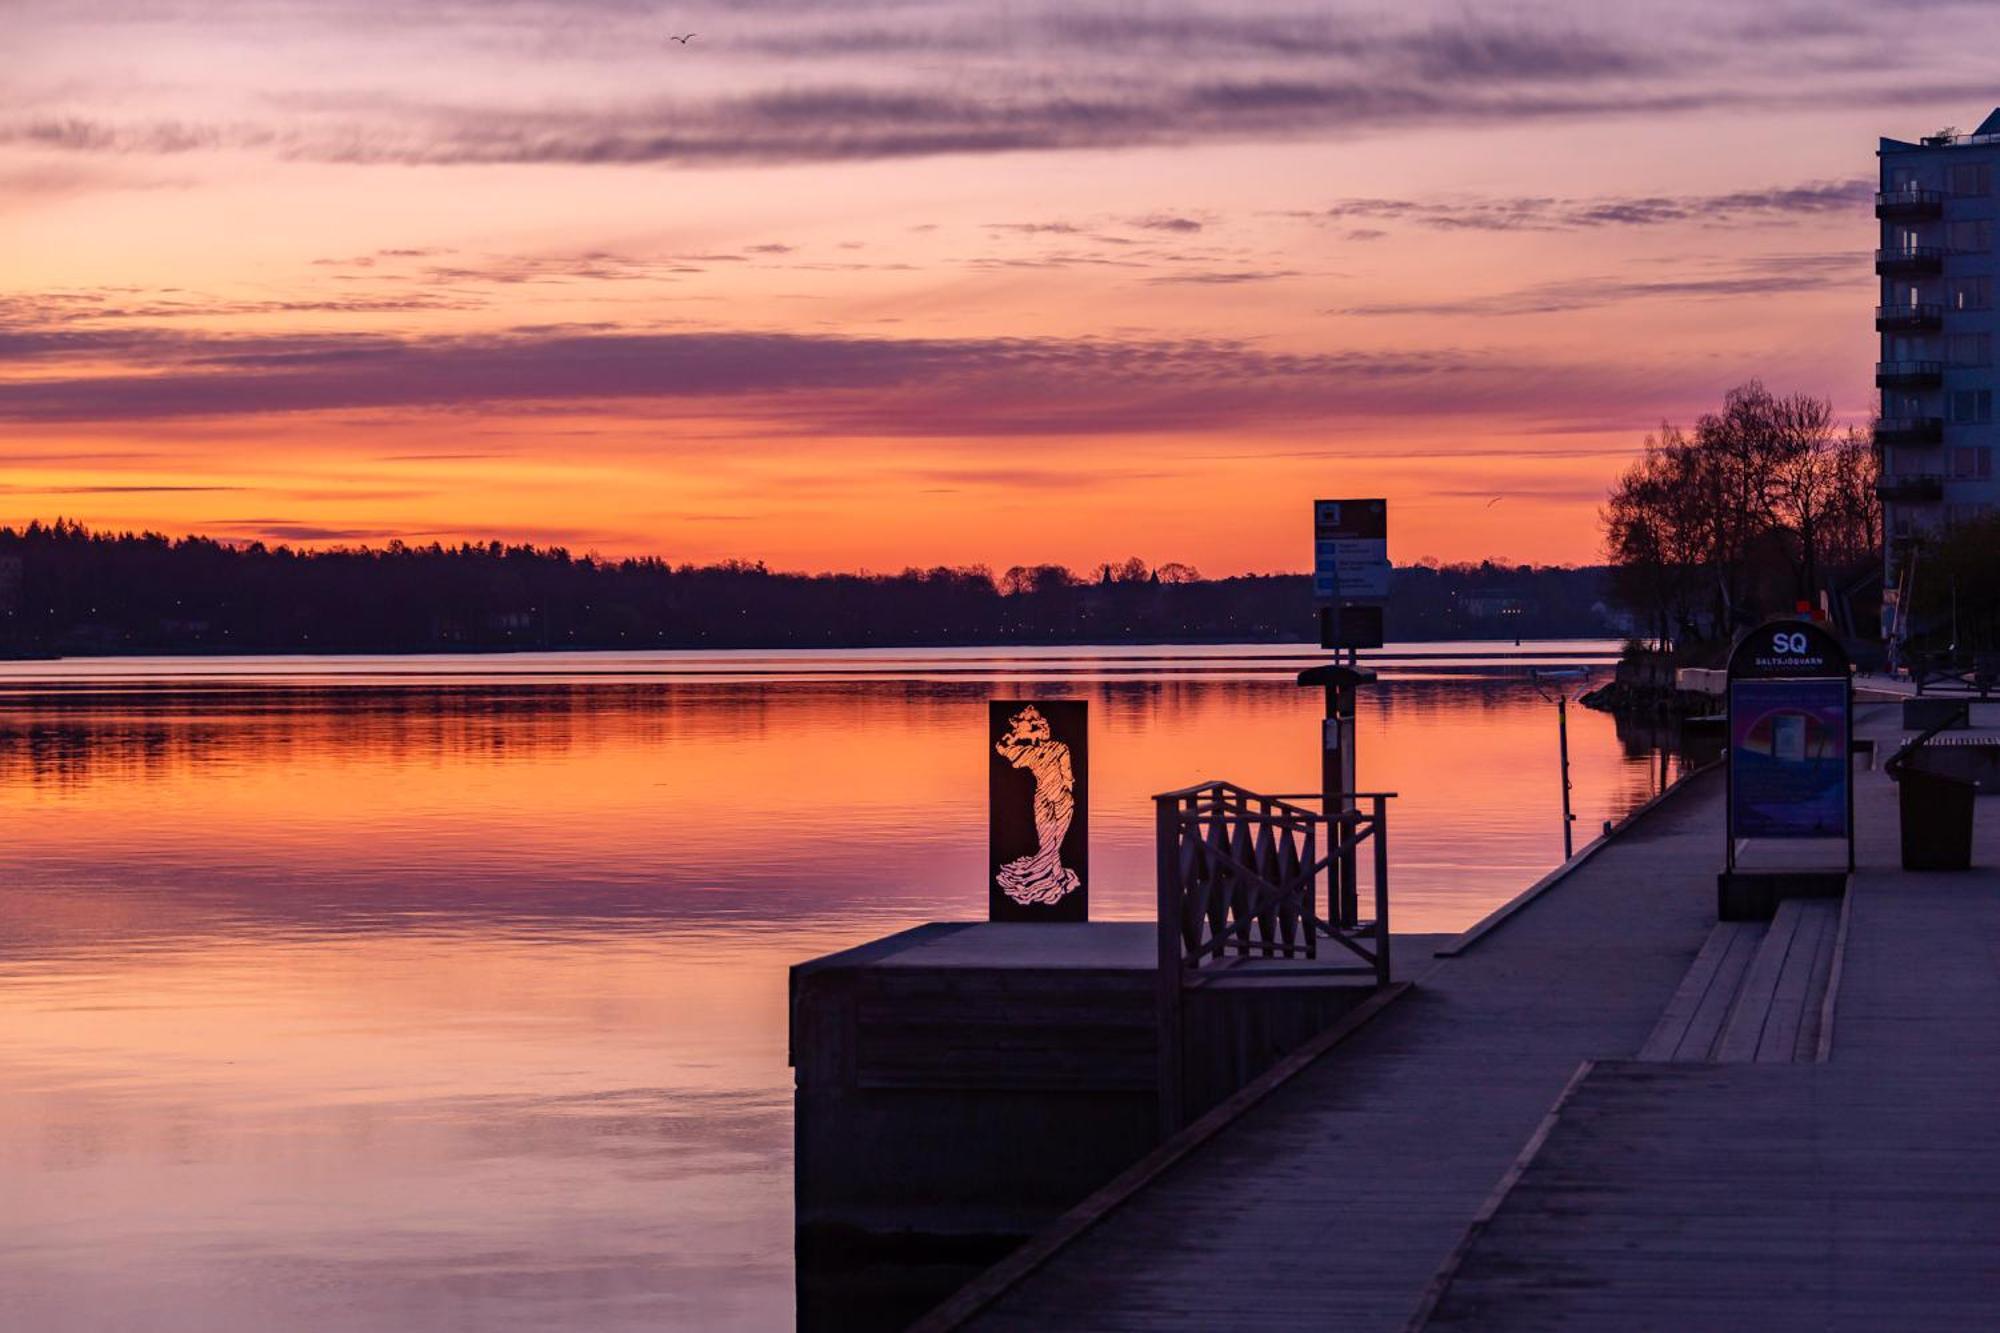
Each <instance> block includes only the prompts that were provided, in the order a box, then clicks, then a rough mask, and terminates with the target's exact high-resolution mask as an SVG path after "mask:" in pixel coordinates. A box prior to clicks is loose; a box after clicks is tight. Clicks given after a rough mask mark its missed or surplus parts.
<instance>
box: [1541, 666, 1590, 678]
mask: <svg viewBox="0 0 2000 1333" xmlns="http://www.w3.org/2000/svg"><path fill="white" fill-rule="evenodd" d="M1528 674H1529V675H1531V676H1533V677H1534V678H1535V679H1536V680H1580V679H1582V678H1583V677H1585V676H1588V675H1589V674H1590V672H1588V671H1586V670H1585V669H1584V668H1582V667H1529V668H1528Z"/></svg>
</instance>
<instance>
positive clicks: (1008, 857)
mask: <svg viewBox="0 0 2000 1333" xmlns="http://www.w3.org/2000/svg"><path fill="white" fill-rule="evenodd" d="M1087 707H1088V706H1087V705H1086V704H1085V702H1084V701H1083V700H1081V699H1037V700H1022V699H994V700H991V701H990V702H989V703H988V705H987V708H988V713H987V729H988V742H989V747H988V760H987V772H988V775H989V776H988V782H987V792H988V815H987V828H988V846H989V857H988V861H989V865H988V870H987V916H988V918H989V919H991V920H994V921H1086V920H1088V919H1089V914H1090V840H1089V805H1090V802H1089V791H1090V737H1089V724H1088V711H1087Z"/></svg>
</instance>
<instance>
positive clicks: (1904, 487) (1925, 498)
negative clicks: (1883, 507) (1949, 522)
mask: <svg viewBox="0 0 2000 1333" xmlns="http://www.w3.org/2000/svg"><path fill="white" fill-rule="evenodd" d="M1875 494H1877V495H1879V496H1881V497H1882V499H1883V500H1885V501H1887V502H1888V503H1890V504H1904V505H1909V504H1938V503H1940V502H1942V501H1943V499H1944V478H1943V477H1939V476H1933V475H1928V474H1921V473H1911V474H1909V475H1905V476H1894V477H1884V478H1882V479H1881V480H1880V481H1878V482H1876V483H1875Z"/></svg>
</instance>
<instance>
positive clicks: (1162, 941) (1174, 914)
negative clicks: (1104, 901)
mask: <svg viewBox="0 0 2000 1333" xmlns="http://www.w3.org/2000/svg"><path fill="white" fill-rule="evenodd" d="M1153 839H1154V843H1155V851H1156V869H1157V873H1158V876H1159V899H1160V906H1159V911H1160V932H1159V977H1158V979H1157V987H1158V989H1157V994H1156V1005H1157V1012H1158V1027H1159V1043H1160V1044H1159V1066H1160V1093H1159V1123H1160V1141H1161V1142H1162V1143H1164V1142H1166V1141H1167V1139H1168V1138H1170V1137H1172V1136H1173V1134H1174V1133H1176V1132H1177V1131H1178V1130H1179V1129H1180V1127H1181V1107H1182V1100H1183V1091H1182V1086H1181V911H1182V898H1183V896H1184V895H1185V894H1186V892H1187V889H1186V887H1185V886H1184V885H1183V884H1182V883H1181V857H1180V802H1179V801H1178V799H1177V798H1175V797H1172V796H1157V797H1154V798H1153Z"/></svg>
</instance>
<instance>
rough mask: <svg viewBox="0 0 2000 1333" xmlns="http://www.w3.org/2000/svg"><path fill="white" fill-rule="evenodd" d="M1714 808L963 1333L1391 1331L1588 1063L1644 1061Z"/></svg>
mask: <svg viewBox="0 0 2000 1333" xmlns="http://www.w3.org/2000/svg"><path fill="white" fill-rule="evenodd" d="M1721 796H1722V783H1721V781H1720V778H1719V775H1716V774H1707V775H1704V776H1702V777H1699V778H1697V779H1695V780H1694V781H1693V782H1692V783H1691V784H1690V785H1688V786H1687V787H1685V788H1683V789H1682V790H1681V791H1679V792H1677V793H1675V794H1674V795H1672V796H1670V797H1669V798H1668V799H1667V800H1666V801H1665V802H1663V803H1662V804H1661V805H1660V806H1659V807H1658V808H1656V809H1655V811H1654V812H1653V813H1652V814H1651V815H1650V816H1648V817H1647V818H1646V819H1645V820H1644V821H1643V823H1642V824H1641V825H1640V826H1639V827H1637V828H1634V829H1633V830H1632V831H1631V832H1630V833H1628V834H1626V835H1625V836H1623V837H1621V838H1619V839H1617V840H1615V841H1613V842H1612V843H1610V844H1608V845H1607V846H1605V847H1604V848H1603V849H1602V850H1601V851H1600V852H1599V853H1598V854H1597V855H1596V856H1595V857H1594V858H1593V859H1592V860H1590V861H1589V862H1586V863H1585V864H1584V865H1582V866H1581V867H1580V868H1579V869H1577V870H1576V871H1575V872H1574V873H1572V874H1571V875H1569V876H1568V877H1567V878H1565V879H1563V880H1561V881H1559V882H1558V883H1557V884H1556V885H1555V886H1554V887H1553V888H1551V889H1550V890H1549V891H1547V892H1546V893H1544V894H1542V895H1541V896H1539V897H1538V898H1536V899H1535V900H1533V901H1532V902H1531V903H1529V904H1528V905H1527V906H1525V907H1524V908H1522V909H1521V910H1520V911H1519V912H1518V913H1517V914H1516V915H1514V916H1513V917H1512V918H1511V919H1509V920H1508V921H1507V922H1506V923H1505V924H1504V925H1502V926H1500V927H1499V928H1498V929H1496V930H1494V931H1492V932H1490V933H1489V934H1487V935H1486V936H1485V937H1484V938H1482V939H1481V940H1480V942H1479V943H1478V944H1477V945H1476V946H1475V947H1473V948H1472V949H1470V950H1468V951H1466V952H1464V953H1462V954H1460V955H1458V956H1456V957H1452V958H1445V959H1439V960H1438V961H1437V962H1436V964H1435V965H1434V966H1433V967H1431V968H1430V969H1429V970H1428V971H1427V972H1422V973H1419V976H1418V984H1417V986H1416V988H1415V989H1414V990H1413V991H1412V992H1411V993H1410V994H1409V995H1407V996H1406V997H1404V998H1403V999H1401V1000H1399V1001H1397V1002H1396V1003H1395V1004H1393V1005H1391V1006H1390V1007H1389V1008H1388V1009H1386V1010H1385V1011H1383V1013H1382V1014H1381V1016H1380V1017H1378V1018H1376V1019H1374V1020H1373V1021H1372V1022H1370V1023H1369V1024H1368V1025H1367V1026H1366V1027H1364V1028H1362V1029H1361V1030H1360V1031H1359V1032H1358V1033H1356V1034H1355V1035H1354V1036H1353V1037H1351V1038H1350V1039H1348V1040H1347V1041H1345V1042H1343V1043H1342V1044H1341V1045H1340V1046H1338V1047H1336V1048H1335V1049H1334V1050H1333V1051H1332V1052H1330V1053H1329V1054H1327V1055H1326V1056H1324V1057H1322V1058H1321V1059H1320V1060H1318V1061H1317V1062H1316V1063H1315V1064H1314V1065H1313V1066H1312V1067H1310V1068H1308V1069H1307V1070H1306V1071H1304V1072H1303V1073H1301V1074H1299V1075H1298V1076H1297V1077H1296V1078H1294V1079H1293V1080H1291V1081H1290V1082H1289V1083H1287V1084H1286V1085H1284V1086H1283V1087H1282V1088H1280V1089H1279V1090H1278V1091H1276V1092H1275V1093H1273V1094H1272V1095H1271V1096H1270V1097H1269V1098H1268V1099H1266V1100H1265V1101H1263V1102H1262V1103H1260V1104H1259V1105H1257V1106H1256V1107H1255V1108H1254V1109H1252V1110H1251V1111H1250V1112H1248V1113H1247V1114H1245V1115H1244V1116H1243V1117H1242V1118H1241V1119H1240V1120H1238V1121H1236V1122H1235V1123H1233V1124H1232V1125H1230V1126H1229V1127H1228V1128H1227V1129H1225V1130H1224V1131H1223V1132H1222V1133H1221V1134H1219V1135H1218V1136H1217V1137H1215V1138H1214V1139H1213V1140H1211V1141H1209V1142H1208V1143H1206V1144H1205V1145H1203V1146H1202V1147H1201V1148H1200V1149H1198V1150H1197V1151H1196V1152H1195V1153H1193V1154H1192V1155H1191V1156H1190V1157H1188V1158H1187V1159H1185V1160H1183V1161H1182V1162H1181V1163H1179V1164H1178V1165H1177V1166H1176V1167H1174V1168H1172V1169H1170V1170H1168V1171H1167V1172H1166V1173H1165V1174H1163V1175H1162V1176H1160V1177H1159V1178H1158V1179H1157V1180H1155V1181H1154V1182H1153V1183H1152V1184H1151V1185H1150V1186H1149V1187H1147V1188H1146V1189H1144V1190H1143V1191H1141V1192H1140V1193H1139V1194H1138V1195H1137V1196H1135V1197H1133V1198H1132V1199H1130V1200H1129V1201H1128V1202H1126V1203H1125V1204H1124V1205H1123V1206H1121V1207H1119V1208H1117V1209H1116V1210H1115V1211H1114V1212H1112V1213H1111V1214H1110V1215H1109V1216H1107V1217H1106V1218H1104V1220H1102V1221H1101V1222H1099V1223H1098V1224H1097V1225H1096V1226H1094V1227H1092V1228H1091V1229H1090V1230H1089V1231H1088V1232H1086V1233H1085V1234H1084V1235H1083V1236H1082V1237H1081V1238H1080V1239H1079V1240H1077V1241H1076V1242H1075V1243H1073V1244H1071V1245H1069V1246H1068V1247H1066V1248H1065V1249H1064V1250H1063V1251H1062V1252H1060V1253H1059V1254H1057V1255H1056V1256H1055V1257H1054V1258H1053V1259H1052V1260H1050V1261H1049V1262H1048V1263H1047V1264H1046V1265H1044V1266H1043V1267H1042V1268H1041V1269H1039V1270H1038V1271H1037V1272H1035V1273H1034V1274H1032V1275H1031V1276H1029V1277H1028V1278H1027V1279H1026V1280H1025V1281H1023V1282H1022V1283H1020V1284H1018V1285H1016V1286H1015V1287H1014V1288H1013V1289H1012V1290H1010V1291H1008V1292H1006V1293H1005V1294H1004V1295H1002V1296H1001V1297H1000V1298H999V1299H998V1300H997V1301H996V1302H994V1303H993V1304H992V1305H990V1306H989V1307H987V1308H986V1309H985V1310H984V1311H983V1312H981V1313H979V1314H978V1315H976V1316H975V1317H974V1319H973V1320H972V1322H971V1323H970V1324H969V1325H968V1326H970V1327H973V1328H978V1329H982V1330H984V1329H1022V1330H1033V1333H1046V1330H1048V1329H1050V1328H1087V1329H1094V1330H1122V1329H1132V1330H1141V1329H1144V1330H1165V1329H1198V1330H1204V1331H1207V1330H1216V1329H1236V1328H1244V1329H1293V1328H1298V1329H1305V1328H1311V1329H1326V1328H1328V1327H1340V1328H1370V1329H1393V1328H1399V1327H1401V1326H1402V1324H1403V1322H1404V1321H1405V1320H1406V1319H1407V1318H1408V1316H1409V1314H1410V1311H1411V1310H1412V1309H1413V1308H1414V1307H1415V1305H1416V1303H1417V1301H1418V1299H1419V1296H1420V1295H1421V1293H1422V1291H1423V1290H1424V1287H1425V1284H1426V1283H1427V1282H1428V1281H1429V1280H1430V1278H1431V1277H1432V1275H1433V1274H1434V1273H1435V1272H1436V1271H1437V1270H1438V1268H1439V1266H1440V1265H1441V1264H1442V1263H1443V1262H1444V1261H1445V1260H1446V1258H1447V1257H1448V1256H1449V1255H1450V1254H1451V1253H1452V1250H1453V1247H1454V1245H1455V1244H1456V1243H1457V1242H1458V1240H1459V1239H1460V1237H1461V1236H1462V1235H1463V1234H1464V1232H1465V1228H1466V1225H1467V1223H1468V1222H1469V1221H1470V1220H1471V1218H1472V1216H1473V1214H1474V1212H1475V1211H1476V1210H1477V1209H1478V1208H1479V1206H1480V1204H1481V1202H1482V1200H1484V1199H1485V1198H1486V1197H1487V1195H1488V1194H1489V1193H1490V1192H1491V1190H1492V1189H1493V1187H1494V1184H1495V1182H1496V1181H1498V1180H1499V1179H1500V1177H1501V1175H1502V1173H1503V1172H1504V1171H1506V1169H1507V1167H1508V1164H1509V1163H1510V1162H1511V1161H1512V1160H1513V1158H1514V1157H1515V1155H1516V1153H1517V1152H1518V1151H1519V1149H1520V1147H1521V1144H1522V1143H1523V1142H1525V1141H1526V1140H1527V1138H1528V1137H1529V1136H1530V1135H1531V1134H1532V1133H1533V1132H1534V1131H1535V1128H1536V1125H1537V1124H1538V1122H1539V1121H1540V1120H1541V1118H1542V1116H1543V1114H1544V1113H1545V1112H1546V1111H1547V1109H1548V1107H1549V1105H1550V1104H1551V1103H1552V1102H1553V1101H1554V1100H1555V1099H1556V1097H1557V1096H1558V1095H1560V1094H1561V1092H1562V1091H1563V1088H1564V1086H1565V1085H1566V1083H1567V1082H1568V1080H1569V1079H1570V1077H1571V1075H1572V1074H1573V1073H1574V1072H1575V1070H1576V1068H1577V1066H1578V1064H1579V1062H1580V1061H1582V1060H1584V1059H1586V1058H1589V1057H1592V1056H1604V1055H1618V1054H1625V1055H1630V1054H1633V1053H1635V1052H1636V1051H1637V1050H1638V1049H1639V1046H1640V1045H1641V1043H1642V1042H1644V1041H1645V1039H1646V1037H1647V1035H1648V1034H1649V1032H1650V1031H1651V1030H1652V1028H1653V1026H1654V1024H1655V1022H1656V1020H1657V1019H1658V1017H1659V1015H1660V1013H1661V1011H1662V1009H1663V1008H1664V1007H1665V1006H1666V1004H1667V1002H1668V1000H1669V999H1670V998H1671V997H1672V995H1673V994H1674V991H1675V987H1676V986H1677V985H1678V984H1679V982H1680V980H1681V978H1682V976H1683V975H1684V974H1685V973H1686V971H1687V969H1688V967H1689V965H1690V963H1691V962H1692V961H1693V960H1694V958H1695V956H1696V954H1697V952H1698V951H1699V950H1700V948H1701V947H1702V944H1703V942H1704V940H1705V939H1706V937H1707V935H1708V933H1709V929H1710V927H1711V926H1712V925H1713V923H1714V911H1715V878H1714V874H1715V862H1716V859H1717V857H1718V856H1719V854H1720V847H1719V846H1718V845H1717V835H1716V832H1715V830H1716V829H1717V828H1718V827H1719V825H1720V819H1721Z"/></svg>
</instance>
